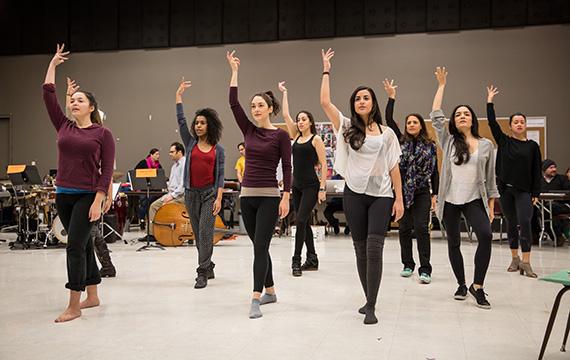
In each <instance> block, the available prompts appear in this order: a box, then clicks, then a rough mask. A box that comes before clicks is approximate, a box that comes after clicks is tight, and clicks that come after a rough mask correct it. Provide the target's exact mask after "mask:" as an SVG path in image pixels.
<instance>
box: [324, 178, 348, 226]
mask: <svg viewBox="0 0 570 360" xmlns="http://www.w3.org/2000/svg"><path fill="white" fill-rule="evenodd" d="M331 180H343V177H342V176H340V175H338V174H335V175H333V176H332V177H331ZM338 211H340V212H343V211H344V206H343V202H342V197H333V198H332V199H330V200H329V201H327V206H326V207H325V210H324V211H323V214H324V215H325V218H326V219H327V222H328V223H329V226H332V228H333V231H334V234H335V235H338V234H339V233H340V223H339V221H338V219H337V218H335V217H334V213H336V212H338ZM344 234H345V235H348V234H350V228H349V227H348V224H346V227H345V228H344Z"/></svg>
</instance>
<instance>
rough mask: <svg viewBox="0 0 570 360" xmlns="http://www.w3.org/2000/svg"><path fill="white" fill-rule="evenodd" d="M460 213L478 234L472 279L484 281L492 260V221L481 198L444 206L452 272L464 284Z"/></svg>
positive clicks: (478, 282) (459, 282)
mask: <svg viewBox="0 0 570 360" xmlns="http://www.w3.org/2000/svg"><path fill="white" fill-rule="evenodd" d="M461 213H463V215H465V218H466V219H467V222H468V223H469V225H471V227H473V231H474V232H475V235H476V236H477V241H478V244H477V251H476V252H475V274H474V276H473V282H474V283H475V284H478V285H483V283H484V282H485V275H486V274H487V269H488V268H489V261H491V241H492V240H493V234H492V232H491V222H490V221H489V218H488V217H487V212H486V211H485V207H484V205H483V201H482V200H481V199H477V200H473V201H471V202H468V203H467V204H462V205H454V204H450V203H448V202H446V203H445V205H444V208H443V223H444V225H445V232H446V233H447V250H448V255H449V261H450V262H451V267H452V268H453V273H454V274H455V278H456V279H457V283H458V284H459V285H465V268H464V267H463V255H461V248H460V247H461V233H460V221H461Z"/></svg>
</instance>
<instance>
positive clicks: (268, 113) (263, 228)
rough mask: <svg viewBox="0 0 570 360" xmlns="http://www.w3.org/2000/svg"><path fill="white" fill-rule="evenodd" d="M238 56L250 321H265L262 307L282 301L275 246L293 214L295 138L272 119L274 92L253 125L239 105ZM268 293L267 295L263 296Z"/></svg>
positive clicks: (264, 97) (256, 101)
mask: <svg viewBox="0 0 570 360" xmlns="http://www.w3.org/2000/svg"><path fill="white" fill-rule="evenodd" d="M234 53H235V52H231V53H230V52H228V53H227V54H226V57H227V60H228V63H229V65H230V68H231V70H232V76H231V80H230V99H229V100H230V107H231V109H232V112H233V114H234V117H235V119H236V122H237V124H238V126H239V128H240V130H241V132H242V133H243V137H244V140H245V144H246V149H247V150H246V151H247V161H246V162H245V173H244V176H243V182H242V188H241V195H240V197H241V212H242V216H243V222H244V225H245V229H246V231H247V234H248V235H249V237H250V239H251V240H252V242H253V249H254V258H253V298H252V301H251V307H250V311H249V317H250V319H256V318H260V317H261V316H262V313H261V310H260V305H263V304H267V303H272V302H276V301H277V296H276V295H275V287H274V282H273V270H272V265H271V257H270V256H269V244H270V242H271V237H272V236H273V231H274V228H275V224H276V223H277V219H278V217H280V218H284V217H286V216H287V214H288V213H289V196H290V191H291V142H290V140H289V134H287V132H286V131H285V130H283V129H279V128H277V127H275V126H274V125H273V124H271V117H272V116H275V115H276V114H277V113H278V112H279V103H278V102H277V100H276V99H275V97H274V96H273V93H272V92H271V91H267V92H263V93H257V94H255V95H253V97H252V99H251V105H250V109H251V115H252V116H253V118H254V119H255V121H256V123H257V126H256V125H254V124H253V123H252V122H251V121H249V119H248V118H247V115H246V113H245V111H244V110H243V108H242V107H241V105H240V103H239V100H238V88H237V85H238V69H239V66H240V60H239V59H238V58H237V57H235V56H234ZM279 160H281V161H282V164H283V198H281V194H280V191H279V187H278V186H277V178H276V169H277V165H278V163H279ZM264 288H265V294H263V296H261V295H262V291H263V289H264Z"/></svg>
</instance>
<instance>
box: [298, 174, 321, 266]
mask: <svg viewBox="0 0 570 360" xmlns="http://www.w3.org/2000/svg"><path fill="white" fill-rule="evenodd" d="M318 196H319V185H318V184H317V185H316V186H309V187H305V188H302V189H300V188H297V187H293V206H294V208H295V225H296V226H297V231H296V232H295V254H294V256H295V257H296V258H299V259H300V258H301V251H302V250H303V244H306V245H307V256H309V254H311V255H316V251H315V241H314V240H313V230H311V221H310V220H311V214H312V213H313V208H314V207H315V204H316V203H317V200H318Z"/></svg>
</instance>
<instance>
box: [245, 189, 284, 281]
mask: <svg viewBox="0 0 570 360" xmlns="http://www.w3.org/2000/svg"><path fill="white" fill-rule="evenodd" d="M280 201H281V199H280V198H278V197H263V196H251V197H242V198H241V215H242V218H243V224H244V225H245V230H246V231H247V235H249V238H250V239H251V241H252V242H253V291H255V292H262V290H263V287H266V288H268V287H272V286H273V268H272V265H271V256H270V255H269V244H270V243H271V237H272V236H273V231H274V230H275V224H276V223H277V218H278V217H279V202H280Z"/></svg>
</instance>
